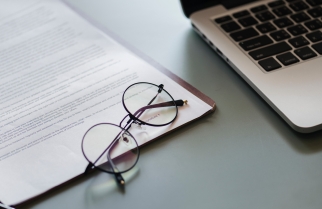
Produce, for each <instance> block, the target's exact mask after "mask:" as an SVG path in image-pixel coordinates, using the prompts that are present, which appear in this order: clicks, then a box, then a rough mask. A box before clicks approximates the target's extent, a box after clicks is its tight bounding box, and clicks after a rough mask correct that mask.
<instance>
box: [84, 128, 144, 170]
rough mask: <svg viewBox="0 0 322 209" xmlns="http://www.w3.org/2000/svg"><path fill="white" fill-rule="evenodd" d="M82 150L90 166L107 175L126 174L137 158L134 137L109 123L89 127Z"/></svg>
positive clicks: (137, 150) (137, 152) (137, 149)
mask: <svg viewBox="0 0 322 209" xmlns="http://www.w3.org/2000/svg"><path fill="white" fill-rule="evenodd" d="M82 150H83V154H84V156H85V158H86V159H87V160H88V161H89V162H90V163H91V164H93V165H94V166H95V167H96V168H98V169H99V170H102V171H105V172H108V173H122V172H126V171H128V170H130V169H131V168H132V167H133V166H134V165H135V164H136V162H137V161H138V158H139V148H138V144H137V142H136V141H135V139H134V137H133V136H132V135H131V134H130V133H129V132H128V131H126V130H125V129H123V128H121V127H119V126H117V125H114V124H109V123H102V124H97V125H95V126H93V127H91V128H90V129H89V130H88V131H87V132H86V134H85V135H84V138H83V141H82Z"/></svg>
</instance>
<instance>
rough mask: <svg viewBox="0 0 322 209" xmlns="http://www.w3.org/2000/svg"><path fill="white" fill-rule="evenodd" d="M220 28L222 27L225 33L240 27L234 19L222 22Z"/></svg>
mask: <svg viewBox="0 0 322 209" xmlns="http://www.w3.org/2000/svg"><path fill="white" fill-rule="evenodd" d="M221 28H222V29H224V30H225V31H226V32H227V33H229V32H232V31H235V30H238V29H241V27H240V26H239V25H238V24H237V23H236V22H234V21H232V22H228V23H224V24H222V25H221Z"/></svg>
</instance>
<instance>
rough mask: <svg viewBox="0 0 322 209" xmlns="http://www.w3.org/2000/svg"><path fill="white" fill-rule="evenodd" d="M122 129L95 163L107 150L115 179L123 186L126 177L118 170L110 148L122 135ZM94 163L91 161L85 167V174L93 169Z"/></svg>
mask: <svg viewBox="0 0 322 209" xmlns="http://www.w3.org/2000/svg"><path fill="white" fill-rule="evenodd" d="M121 133H122V131H121V132H120V133H118V135H117V136H116V137H115V139H114V140H113V141H112V142H111V144H110V145H109V146H108V147H107V148H106V149H105V150H104V152H102V154H101V155H100V156H99V157H98V158H97V159H96V161H95V162H94V164H95V163H96V162H97V161H98V160H99V159H100V158H101V157H102V156H103V155H104V153H105V152H107V158H108V161H107V162H108V164H110V166H111V167H112V168H113V171H114V172H113V173H114V176H115V179H116V181H117V183H118V184H119V185H121V186H123V185H124V184H125V181H124V178H123V177H122V175H121V173H119V172H118V169H117V167H116V166H115V165H114V163H113V161H112V159H111V157H110V150H111V148H112V147H113V146H114V144H115V142H116V141H117V139H118V138H119V136H120V135H121ZM94 164H93V163H91V162H89V163H88V165H87V167H86V169H85V172H84V173H85V174H87V173H88V172H89V171H90V170H92V169H93V167H95V165H94Z"/></svg>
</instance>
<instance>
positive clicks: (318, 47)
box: [312, 42, 322, 54]
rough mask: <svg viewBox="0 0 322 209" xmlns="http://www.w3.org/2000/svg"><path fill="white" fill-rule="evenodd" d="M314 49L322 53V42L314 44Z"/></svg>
mask: <svg viewBox="0 0 322 209" xmlns="http://www.w3.org/2000/svg"><path fill="white" fill-rule="evenodd" d="M312 47H313V49H315V51H317V52H318V53H319V54H322V42H321V43H318V44H314V45H312Z"/></svg>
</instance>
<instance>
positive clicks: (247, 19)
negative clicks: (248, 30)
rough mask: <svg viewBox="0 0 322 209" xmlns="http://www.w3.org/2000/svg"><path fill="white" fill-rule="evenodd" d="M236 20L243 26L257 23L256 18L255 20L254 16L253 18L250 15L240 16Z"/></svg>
mask: <svg viewBox="0 0 322 209" xmlns="http://www.w3.org/2000/svg"><path fill="white" fill-rule="evenodd" d="M238 22H239V23H240V24H241V25H242V26H244V27H248V26H251V25H255V24H257V23H258V22H257V20H255V18H253V17H252V16H249V17H245V18H241V19H239V20H238Z"/></svg>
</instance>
